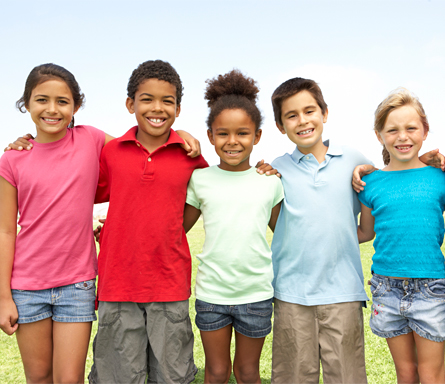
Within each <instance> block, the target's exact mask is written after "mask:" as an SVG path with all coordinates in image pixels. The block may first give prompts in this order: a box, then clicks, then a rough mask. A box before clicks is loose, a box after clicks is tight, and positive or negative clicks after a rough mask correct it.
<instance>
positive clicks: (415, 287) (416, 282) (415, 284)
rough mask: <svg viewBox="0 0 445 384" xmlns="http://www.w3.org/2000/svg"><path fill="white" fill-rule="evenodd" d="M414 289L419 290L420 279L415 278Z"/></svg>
mask: <svg viewBox="0 0 445 384" xmlns="http://www.w3.org/2000/svg"><path fill="white" fill-rule="evenodd" d="M414 290H415V291H416V292H419V279H414Z"/></svg>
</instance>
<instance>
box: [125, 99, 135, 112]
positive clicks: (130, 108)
mask: <svg viewBox="0 0 445 384" xmlns="http://www.w3.org/2000/svg"><path fill="white" fill-rule="evenodd" d="M125 105H126V106H127V109H128V112H130V113H134V100H133V99H132V98H131V97H127V101H126V102H125Z"/></svg>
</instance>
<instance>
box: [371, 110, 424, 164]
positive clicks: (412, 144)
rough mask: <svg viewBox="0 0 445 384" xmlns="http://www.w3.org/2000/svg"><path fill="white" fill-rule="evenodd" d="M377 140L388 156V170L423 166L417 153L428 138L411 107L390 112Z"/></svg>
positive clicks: (378, 133)
mask: <svg viewBox="0 0 445 384" xmlns="http://www.w3.org/2000/svg"><path fill="white" fill-rule="evenodd" d="M376 135H377V139H378V140H379V141H380V143H381V144H382V145H384V146H385V148H386V149H387V151H388V152H389V155H390V161H389V165H388V167H387V169H388V170H402V169H410V168H419V167H422V166H424V165H423V163H421V162H420V160H419V151H420V149H421V148H422V144H423V141H424V140H425V139H426V137H427V136H428V132H426V131H425V129H424V127H423V124H422V120H421V119H420V116H419V114H418V113H417V111H416V110H415V109H414V108H413V107H412V106H411V105H404V106H403V107H399V108H396V109H394V110H393V111H391V112H390V113H389V115H388V117H387V119H386V122H385V125H384V126H383V130H382V131H381V132H376Z"/></svg>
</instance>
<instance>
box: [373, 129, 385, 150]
mask: <svg viewBox="0 0 445 384" xmlns="http://www.w3.org/2000/svg"><path fill="white" fill-rule="evenodd" d="M374 132H375V135H376V136H377V140H378V141H380V144H382V145H383V146H385V143H384V142H383V139H382V136H380V133H379V132H377V131H374Z"/></svg>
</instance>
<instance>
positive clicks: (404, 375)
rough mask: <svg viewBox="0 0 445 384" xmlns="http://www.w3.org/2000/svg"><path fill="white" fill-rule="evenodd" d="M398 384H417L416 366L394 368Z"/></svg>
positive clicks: (417, 373) (405, 365) (407, 365)
mask: <svg viewBox="0 0 445 384" xmlns="http://www.w3.org/2000/svg"><path fill="white" fill-rule="evenodd" d="M396 373H397V382H398V383H418V382H419V372H418V370H417V364H404V365H403V367H396Z"/></svg>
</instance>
